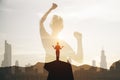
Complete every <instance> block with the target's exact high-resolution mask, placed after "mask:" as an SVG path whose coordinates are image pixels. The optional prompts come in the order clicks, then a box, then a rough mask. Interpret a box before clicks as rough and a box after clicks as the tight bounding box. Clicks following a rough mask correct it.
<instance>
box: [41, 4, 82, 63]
mask: <svg viewBox="0 0 120 80" xmlns="http://www.w3.org/2000/svg"><path fill="white" fill-rule="evenodd" d="M56 8H57V5H56V4H55V3H53V4H52V7H51V8H50V9H49V10H48V11H47V12H46V13H45V14H44V15H43V16H42V18H41V20H40V36H41V40H42V44H43V47H44V49H45V52H46V56H45V57H46V58H45V61H46V62H50V61H53V60H55V55H54V50H53V49H52V47H51V45H53V44H55V43H56V42H59V43H60V44H61V45H64V48H63V49H62V51H61V54H60V55H61V56H60V60H62V61H67V60H68V59H70V61H72V60H73V61H76V62H78V63H81V62H82V60H83V53H82V35H81V34H80V33H78V32H75V33H74V36H75V38H76V39H77V44H78V45H77V48H78V49H77V53H75V51H74V50H73V49H72V48H71V47H70V46H69V44H68V43H66V42H65V41H63V40H61V41H59V39H58V38H57V36H58V34H59V32H60V31H61V30H62V29H63V19H62V18H61V17H60V16H57V15H54V16H53V18H52V20H51V23H50V28H51V30H52V33H51V34H49V33H48V32H47V31H46V30H45V26H44V22H45V20H46V18H47V16H48V14H49V13H50V12H51V11H52V10H54V9H56ZM66 35H67V34H66ZM71 63H72V62H71Z"/></svg>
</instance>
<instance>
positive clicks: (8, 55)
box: [2, 40, 12, 67]
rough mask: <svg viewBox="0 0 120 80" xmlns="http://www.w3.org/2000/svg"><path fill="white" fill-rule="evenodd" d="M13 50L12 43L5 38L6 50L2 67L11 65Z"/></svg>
mask: <svg viewBox="0 0 120 80" xmlns="http://www.w3.org/2000/svg"><path fill="white" fill-rule="evenodd" d="M11 52H12V50H11V45H10V44H9V43H7V41H6V40H5V52H4V59H3V61H2V67H7V66H11V62H12V53H11Z"/></svg>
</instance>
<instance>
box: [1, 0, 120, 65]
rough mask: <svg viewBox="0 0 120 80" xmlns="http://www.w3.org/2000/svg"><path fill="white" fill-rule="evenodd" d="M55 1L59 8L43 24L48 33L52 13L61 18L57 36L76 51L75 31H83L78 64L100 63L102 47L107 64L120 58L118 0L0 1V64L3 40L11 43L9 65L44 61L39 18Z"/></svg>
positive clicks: (119, 11)
mask: <svg viewBox="0 0 120 80" xmlns="http://www.w3.org/2000/svg"><path fill="white" fill-rule="evenodd" d="M52 3H56V4H57V5H58V7H57V8H56V9H55V10H53V11H52V12H51V13H50V14H49V15H48V17H47V19H46V21H45V23H44V25H45V29H46V31H47V32H48V33H49V34H52V30H51V28H50V27H49V24H50V22H51V20H52V17H53V15H59V16H61V17H62V19H63V26H64V28H63V30H61V32H60V34H59V35H58V36H57V37H58V38H59V39H60V40H63V41H65V42H67V43H68V44H69V45H70V47H71V48H72V49H73V50H74V51H77V40H76V39H75V37H74V32H79V33H81V34H82V48H83V54H84V56H83V57H84V59H83V63H81V64H90V65H92V60H95V61H96V65H97V66H98V67H99V66H100V56H101V50H102V49H104V50H105V55H106V60H107V66H108V67H109V66H111V65H112V63H113V62H115V61H117V60H119V59H120V5H119V4H120V1H119V0H0V65H1V62H2V60H3V55H4V41H5V40H7V42H8V43H10V44H11V45H12V65H14V64H15V61H16V60H18V61H19V64H20V66H25V65H27V63H30V64H31V65H32V64H35V63H36V62H44V61H45V53H46V52H45V49H44V47H43V44H42V40H41V36H40V33H39V31H40V29H39V27H40V26H39V24H40V19H41V17H42V16H43V15H44V14H45V12H46V11H47V10H48V9H49V8H50V7H51V5H52Z"/></svg>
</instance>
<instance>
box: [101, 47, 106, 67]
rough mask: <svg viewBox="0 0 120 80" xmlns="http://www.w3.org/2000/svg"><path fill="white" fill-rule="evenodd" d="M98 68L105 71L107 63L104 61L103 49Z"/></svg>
mask: <svg viewBox="0 0 120 80" xmlns="http://www.w3.org/2000/svg"><path fill="white" fill-rule="evenodd" d="M100 67H101V68H105V69H107V61H106V56H105V51H104V50H103V49H102V51H101V61H100Z"/></svg>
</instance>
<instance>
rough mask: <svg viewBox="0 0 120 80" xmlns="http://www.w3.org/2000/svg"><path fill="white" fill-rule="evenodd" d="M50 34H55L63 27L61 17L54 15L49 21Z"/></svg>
mask: <svg viewBox="0 0 120 80" xmlns="http://www.w3.org/2000/svg"><path fill="white" fill-rule="evenodd" d="M50 27H51V29H52V34H53V35H57V34H58V33H59V32H60V31H61V30H62V29H63V19H62V18H61V17H60V16H57V15H54V16H53V18H52V21H51V23H50Z"/></svg>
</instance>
